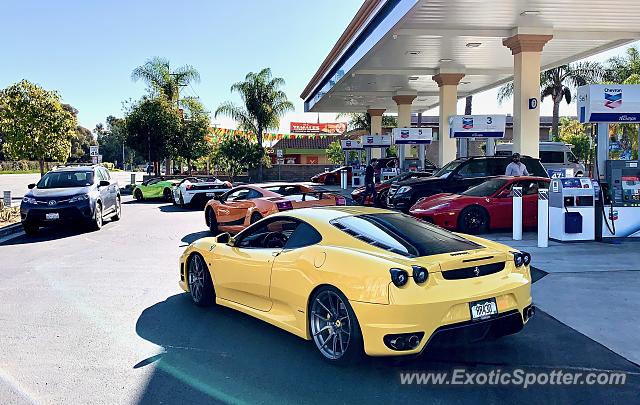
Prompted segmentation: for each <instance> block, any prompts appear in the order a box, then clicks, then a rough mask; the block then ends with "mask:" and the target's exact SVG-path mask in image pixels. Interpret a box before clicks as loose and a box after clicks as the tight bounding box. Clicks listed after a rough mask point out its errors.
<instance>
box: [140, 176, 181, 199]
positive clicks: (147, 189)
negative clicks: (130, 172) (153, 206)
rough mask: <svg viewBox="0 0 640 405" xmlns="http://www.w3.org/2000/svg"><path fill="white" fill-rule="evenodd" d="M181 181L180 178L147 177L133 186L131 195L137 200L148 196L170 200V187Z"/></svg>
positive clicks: (148, 197)
mask: <svg viewBox="0 0 640 405" xmlns="http://www.w3.org/2000/svg"><path fill="white" fill-rule="evenodd" d="M181 181H182V179H171V180H163V179H161V178H160V179H158V178H155V179H149V180H147V181H144V182H142V184H139V185H137V186H135V187H134V188H133V196H134V197H135V199H136V200H138V201H142V200H146V199H150V198H162V199H163V200H165V201H171V196H172V191H171V189H172V188H173V187H174V186H175V185H177V184H178V183H180V182H181Z"/></svg>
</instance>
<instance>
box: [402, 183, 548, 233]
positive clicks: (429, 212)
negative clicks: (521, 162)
mask: <svg viewBox="0 0 640 405" xmlns="http://www.w3.org/2000/svg"><path fill="white" fill-rule="evenodd" d="M514 186H520V187H522V225H523V226H524V227H536V226H537V223H538V189H540V188H549V179H547V178H544V177H531V176H525V177H507V176H500V177H495V178H493V179H491V180H487V181H486V182H484V183H482V184H479V185H477V186H475V187H472V188H470V189H468V190H467V191H465V192H463V193H462V194H436V195H433V196H431V197H426V198H423V199H420V200H418V202H416V203H415V204H414V206H413V207H411V209H410V210H409V212H410V213H411V215H413V216H415V217H418V218H421V219H424V220H426V221H429V222H432V223H434V224H436V225H438V226H440V227H442V228H446V229H450V230H457V231H460V232H463V233H469V234H478V233H483V232H486V231H488V230H489V229H504V228H510V227H512V226H513V205H512V201H513V193H512V191H511V188H512V187H514Z"/></svg>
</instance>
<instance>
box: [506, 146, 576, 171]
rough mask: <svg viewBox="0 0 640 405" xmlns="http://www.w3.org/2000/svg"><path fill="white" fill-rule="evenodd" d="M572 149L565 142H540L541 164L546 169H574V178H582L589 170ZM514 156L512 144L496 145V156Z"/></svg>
mask: <svg viewBox="0 0 640 405" xmlns="http://www.w3.org/2000/svg"><path fill="white" fill-rule="evenodd" d="M572 147H573V145H568V144H566V143H564V142H540V162H542V165H543V166H544V167H545V168H546V169H573V174H574V176H576V177H581V176H583V175H584V174H585V173H587V170H586V169H585V167H584V164H582V163H580V161H578V158H577V157H576V155H574V154H573V152H572V151H571V148H572ZM512 154H513V144H512V143H499V144H497V145H496V156H511V155H512Z"/></svg>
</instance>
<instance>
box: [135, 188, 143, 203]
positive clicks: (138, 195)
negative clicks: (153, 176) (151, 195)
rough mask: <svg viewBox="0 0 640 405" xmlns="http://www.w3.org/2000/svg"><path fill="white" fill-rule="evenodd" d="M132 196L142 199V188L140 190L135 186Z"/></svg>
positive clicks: (138, 199)
mask: <svg viewBox="0 0 640 405" xmlns="http://www.w3.org/2000/svg"><path fill="white" fill-rule="evenodd" d="M133 196H134V197H135V199H136V200H137V201H142V200H144V195H142V190H140V189H139V188H136V190H135V191H134V192H133Z"/></svg>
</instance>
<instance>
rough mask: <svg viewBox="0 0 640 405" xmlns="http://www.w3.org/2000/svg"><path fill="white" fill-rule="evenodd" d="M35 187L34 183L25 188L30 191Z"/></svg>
mask: <svg viewBox="0 0 640 405" xmlns="http://www.w3.org/2000/svg"><path fill="white" fill-rule="evenodd" d="M35 186H36V185H35V183H31V184H29V185H28V186H27V188H28V189H29V190H31V189H32V188H34V187H35Z"/></svg>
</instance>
